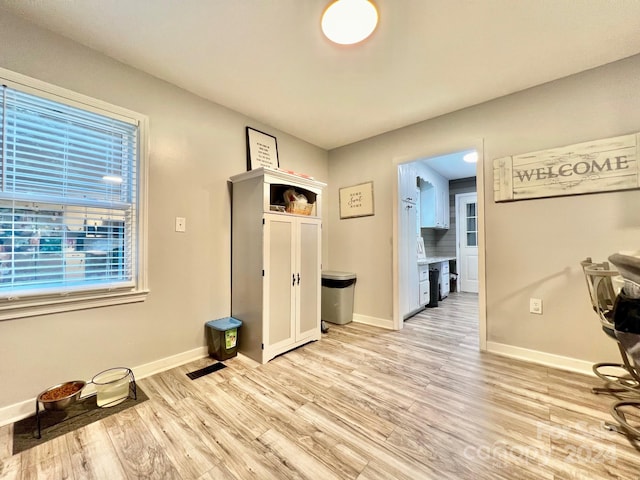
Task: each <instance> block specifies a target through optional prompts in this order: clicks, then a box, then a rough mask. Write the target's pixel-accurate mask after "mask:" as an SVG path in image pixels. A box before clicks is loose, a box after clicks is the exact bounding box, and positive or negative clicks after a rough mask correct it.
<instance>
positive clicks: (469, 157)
mask: <svg viewBox="0 0 640 480" xmlns="http://www.w3.org/2000/svg"><path fill="white" fill-rule="evenodd" d="M462 159H463V160H464V161H465V162H467V163H477V162H478V152H469V153H467V154H466V155H465V156H463V157H462Z"/></svg>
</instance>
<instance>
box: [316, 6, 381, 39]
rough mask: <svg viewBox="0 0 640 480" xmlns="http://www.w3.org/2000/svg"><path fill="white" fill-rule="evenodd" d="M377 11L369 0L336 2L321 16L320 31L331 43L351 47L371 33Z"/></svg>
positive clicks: (375, 21)
mask: <svg viewBox="0 0 640 480" xmlns="http://www.w3.org/2000/svg"><path fill="white" fill-rule="evenodd" d="M377 25H378V10H376V7H375V5H374V4H373V3H371V2H370V1H369V0H336V1H334V2H332V3H331V4H330V5H329V6H328V7H327V9H326V10H325V11H324V13H323V14H322V31H323V33H324V34H325V36H326V37H327V38H328V39H329V40H331V41H332V42H335V43H339V44H340V45H352V44H354V43H358V42H361V41H362V40H364V39H365V38H367V37H368V36H369V35H371V34H372V33H373V31H374V30H375V29H376V26H377Z"/></svg>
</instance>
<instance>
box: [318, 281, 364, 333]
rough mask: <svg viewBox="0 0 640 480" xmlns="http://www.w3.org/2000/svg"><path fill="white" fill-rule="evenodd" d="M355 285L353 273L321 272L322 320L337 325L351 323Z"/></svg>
mask: <svg viewBox="0 0 640 480" xmlns="http://www.w3.org/2000/svg"><path fill="white" fill-rule="evenodd" d="M355 284H356V274H355V273H351V272H335V271H325V272H322V305H321V314H320V316H321V318H322V320H324V321H326V322H330V323H336V324H338V325H344V324H345V323H349V322H351V321H353V294H354V290H355Z"/></svg>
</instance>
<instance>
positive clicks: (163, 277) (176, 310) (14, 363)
mask: <svg viewBox="0 0 640 480" xmlns="http://www.w3.org/2000/svg"><path fill="white" fill-rule="evenodd" d="M0 45H1V47H0V67H3V68H7V69H9V70H13V71H16V72H19V73H22V74H25V75H29V76H32V77H35V78H38V79H40V80H43V81H46V82H50V83H53V84H56V85H59V86H61V87H64V88H68V89H71V90H74V91H77V92H80V93H83V94H85V95H89V96H92V97H95V98H98V99H100V100H104V101H106V102H110V103H113V104H115V105H119V106H122V107H125V108H129V109H131V110H135V111H138V112H140V113H143V114H146V115H148V116H149V118H150V178H149V285H150V289H151V293H150V295H149V298H148V300H147V301H146V302H144V303H141V304H133V305H123V306H117V307H105V308H100V309H93V310H83V311H77V312H72V313H66V314H59V315H49V316H41V317H32V318H25V319H19V320H11V321H4V322H0V379H1V380H2V384H3V388H2V389H0V410H1V409H2V408H3V407H7V406H9V405H12V404H16V403H18V402H22V401H25V400H28V399H32V398H34V397H35V396H36V395H37V394H38V393H39V392H40V391H42V390H43V389H44V388H46V387H47V386H50V385H52V384H55V383H59V382H61V381H65V380H70V379H86V380H88V379H90V378H91V377H92V376H93V375H94V374H95V373H97V372H99V371H101V370H102V369H105V368H109V367H112V366H130V367H135V366H138V365H142V364H146V363H148V362H154V361H157V360H159V359H162V358H164V357H168V356H170V355H175V354H180V353H182V352H186V351H189V350H192V349H197V348H199V347H202V346H203V345H205V339H204V323H205V322H206V321H207V320H211V319H215V318H220V317H224V316H228V315H229V313H230V220H231V219H230V203H229V192H228V187H227V179H228V178H229V177H230V176H231V175H235V174H237V173H240V172H243V171H245V170H246V156H245V126H246V125H250V126H252V127H255V128H258V129H260V130H263V131H266V132H268V133H271V134H273V135H275V136H276V137H277V139H278V150H279V157H280V165H281V166H282V167H283V168H287V169H291V170H294V171H299V172H305V173H308V174H311V175H313V176H314V177H316V178H317V179H318V180H320V181H326V180H327V179H328V170H327V152H326V151H324V150H322V149H319V148H317V147H314V146H312V145H310V144H308V143H305V142H303V141H301V140H298V139H296V138H294V137H291V136H290V135H287V134H285V133H283V132H279V131H277V130H274V129H272V128H269V127H268V126H266V125H261V124H260V123H258V122H256V121H254V120H251V119H249V118H246V117H244V116H243V115H241V114H238V113H236V112H233V111H230V110H228V109H226V108H223V107H220V106H219V105H216V104H213V103H210V102H207V101H205V100H203V99H202V98H199V97H196V96H194V95H191V94H189V93H187V92H185V91H183V90H180V89H178V88H176V87H173V86H171V85H169V84H167V83H165V82H163V81H160V80H158V79H156V78H153V77H151V76H149V75H146V74H143V73H141V72H140V71H137V70H134V69H132V68H129V67H127V66H125V65H122V64H120V63H118V62H116V61H114V60H112V59H110V58H107V57H105V56H103V55H101V54H98V53H96V52H93V51H91V50H89V49H86V48H84V47H82V46H80V45H78V44H76V43H73V42H71V41H69V40H67V39H64V38H62V37H60V36H57V35H53V34H51V33H49V32H47V31H44V30H42V29H40V28H38V27H36V26H34V25H32V24H29V23H26V22H24V21H23V20H21V19H19V18H17V17H14V16H12V15H10V14H7V13H6V12H2V13H1V15H0ZM324 210H325V211H326V210H327V207H326V204H325V207H324ZM176 216H183V217H186V218H187V232H186V233H184V234H180V233H175V232H174V218H175V217H176ZM323 231H324V240H325V247H324V251H325V257H326V251H327V242H326V240H327V238H328V231H329V229H328V228H324V229H323ZM31 407H32V405H31ZM31 407H30V408H31Z"/></svg>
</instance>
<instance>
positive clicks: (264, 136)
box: [246, 127, 280, 171]
mask: <svg viewBox="0 0 640 480" xmlns="http://www.w3.org/2000/svg"><path fill="white" fill-rule="evenodd" d="M246 130H247V171H248V170H253V169H254V168H260V167H265V168H272V169H277V168H279V167H280V162H279V160H278V142H277V140H276V137H274V136H273V135H269V134H268V133H264V132H261V131H260V130H256V129H255V128H251V127H246Z"/></svg>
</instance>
